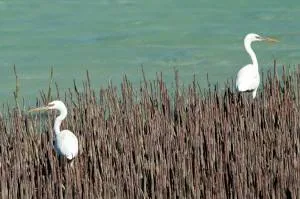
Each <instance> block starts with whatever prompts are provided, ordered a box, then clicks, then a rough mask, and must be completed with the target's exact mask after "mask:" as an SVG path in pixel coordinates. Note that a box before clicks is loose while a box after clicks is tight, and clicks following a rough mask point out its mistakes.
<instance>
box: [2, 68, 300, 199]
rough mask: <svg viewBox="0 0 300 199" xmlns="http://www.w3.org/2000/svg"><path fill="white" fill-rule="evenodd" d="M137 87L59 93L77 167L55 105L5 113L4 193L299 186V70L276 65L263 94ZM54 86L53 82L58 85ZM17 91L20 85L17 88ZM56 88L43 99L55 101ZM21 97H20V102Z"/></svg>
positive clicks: (187, 194)
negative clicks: (57, 144) (62, 148)
mask: <svg viewBox="0 0 300 199" xmlns="http://www.w3.org/2000/svg"><path fill="white" fill-rule="evenodd" d="M178 81H179V80H178V74H175V90H174V91H172V92H174V94H172V95H171V94H170V90H168V89H167V87H166V84H165V82H164V81H163V78H162V77H161V76H160V75H158V76H157V79H156V80H155V81H147V80H144V81H143V82H142V83H141V85H140V87H139V89H133V87H132V85H131V83H130V81H129V80H127V79H126V77H125V78H124V81H123V83H122V84H121V86H120V90H118V88H117V87H115V86H113V85H110V86H108V87H107V88H105V89H101V90H100V91H96V90H94V89H92V88H91V87H90V83H89V78H87V81H86V82H85V83H84V86H83V91H81V92H79V91H78V89H77V86H76V84H74V89H71V90H69V91H68V92H66V93H64V94H61V93H59V89H57V96H56V97H54V98H55V99H57V98H59V99H61V100H63V101H64V102H66V104H67V107H68V110H69V114H68V117H67V119H66V120H65V121H64V122H63V124H62V129H70V130H72V131H73V132H74V133H75V134H76V136H77V137H78V139H79V143H80V149H79V155H78V157H77V158H76V159H75V161H74V165H73V167H71V166H70V164H68V162H67V161H66V160H65V159H62V158H58V157H57V155H56V153H55V151H54V149H53V146H52V145H53V144H52V141H53V132H52V125H53V120H54V117H55V112H52V113H43V114H35V115H29V114H28V113H26V111H19V110H20V109H19V108H16V109H10V110H8V113H7V116H1V117H0V132H1V133H0V154H1V155H0V179H1V182H0V183H1V189H0V195H1V196H0V197H1V198H291V197H295V196H296V195H299V193H300V188H299V184H300V176H299V174H300V173H299V171H300V157H299V153H300V134H299V131H300V122H299V121H300V111H299V110H300V109H299V99H300V98H299V97H300V94H299V90H300V71H298V70H297V71H296V72H294V73H292V74H288V73H286V72H283V75H280V76H278V75H277V73H276V71H275V70H274V72H270V73H268V74H267V75H266V76H265V77H264V78H263V82H262V84H261V90H260V91H259V93H258V96H257V98H256V99H255V100H252V99H251V96H250V94H249V95H248V94H242V95H240V94H238V93H236V92H235V90H234V86H233V85H232V83H227V84H226V85H225V86H224V87H225V89H224V90H222V91H220V90H219V89H218V87H213V88H208V89H205V90H203V89H200V86H199V85H198V84H197V81H196V80H194V81H192V82H191V85H189V86H188V87H186V88H181V87H180V86H179V83H178ZM49 90H51V89H50V87H49ZM15 95H17V93H16V94H15ZM49 98H51V95H49V92H48V93H47V94H44V93H41V101H38V102H37V103H38V104H46V103H47V102H48V101H49ZM17 106H19V104H17Z"/></svg>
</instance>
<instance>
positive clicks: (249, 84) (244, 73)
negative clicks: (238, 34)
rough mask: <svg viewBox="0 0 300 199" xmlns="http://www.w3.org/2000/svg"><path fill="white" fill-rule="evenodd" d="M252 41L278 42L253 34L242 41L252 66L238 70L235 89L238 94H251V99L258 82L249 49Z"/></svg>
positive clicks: (253, 56)
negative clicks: (247, 92)
mask: <svg viewBox="0 0 300 199" xmlns="http://www.w3.org/2000/svg"><path fill="white" fill-rule="evenodd" d="M254 41H268V42H278V40H276V39H273V38H269V37H262V36H260V35H258V34H255V33H249V34H247V35H246V37H245V39H244V45H245V49H246V51H247V53H248V54H249V55H250V58H251V60H252V64H248V65H246V66H244V67H243V68H241V69H240V70H239V72H238V73H237V78H236V88H237V90H238V91H239V92H246V91H250V92H252V97H253V98H255V97H256V92H257V89H258V86H259V82H260V77H259V71H258V62H257V58H256V55H255V53H254V51H253V50H252V48H251V43H252V42H254Z"/></svg>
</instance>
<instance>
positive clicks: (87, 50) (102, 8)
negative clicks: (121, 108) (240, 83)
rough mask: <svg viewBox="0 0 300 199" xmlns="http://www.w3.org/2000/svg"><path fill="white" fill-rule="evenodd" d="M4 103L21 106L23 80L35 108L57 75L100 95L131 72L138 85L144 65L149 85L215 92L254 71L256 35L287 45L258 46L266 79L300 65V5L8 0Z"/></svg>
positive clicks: (64, 83) (0, 7)
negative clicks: (213, 86) (160, 78)
mask: <svg viewBox="0 0 300 199" xmlns="http://www.w3.org/2000/svg"><path fill="white" fill-rule="evenodd" d="M0 16H1V17H0V38H1V42H0V71H1V78H0V101H1V102H7V101H9V100H11V99H13V90H14V89H15V77H14V73H13V67H12V66H13V65H14V64H15V65H16V67H17V71H18V74H19V77H20V85H21V88H20V89H21V90H20V91H21V95H22V96H24V98H25V101H27V102H33V101H34V100H35V98H36V96H38V95H39V91H40V90H42V89H47V87H48V81H49V80H48V78H49V71H50V68H51V67H53V68H54V81H56V82H57V83H58V84H59V86H60V88H61V89H62V90H64V89H66V88H69V87H72V84H73V79H76V81H77V82H78V83H79V84H80V82H81V81H82V80H83V79H85V71H86V70H89V72H90V74H91V79H92V83H93V85H94V87H96V88H100V87H106V86H107V84H108V82H109V81H112V82H113V83H114V84H116V85H117V84H119V83H120V81H121V80H122V77H123V75H124V74H126V75H127V76H128V78H129V80H131V81H133V82H134V83H136V84H138V83H139V82H140V80H141V78H142V75H141V65H143V68H144V70H145V72H146V76H147V77H148V78H149V79H153V78H155V74H156V72H163V74H164V77H165V79H166V81H168V82H172V81H173V79H174V72H173V71H174V68H175V69H177V70H178V71H179V74H180V79H181V80H182V83H184V84H187V83H189V82H190V81H191V79H192V77H193V75H194V74H195V75H196V78H197V79H198V80H199V81H200V83H202V85H203V87H205V86H206V75H207V74H208V75H209V78H210V80H211V82H212V83H216V82H219V83H221V84H222V83H223V82H224V81H226V80H228V79H231V78H234V77H235V74H236V72H237V71H238V70H239V68H240V67H242V66H243V65H246V64H248V63H250V59H249V57H248V55H247V54H246V53H245V51H244V46H243V38H244V36H245V34H247V33H248V32H255V33H259V34H262V35H266V36H273V37H276V38H277V39H279V40H280V43H277V44H275V45H273V44H272V45H269V44H265V43H256V44H254V45H253V47H254V49H255V52H256V53H257V57H258V62H259V64H260V68H261V71H265V70H268V69H270V68H273V60H274V59H276V60H277V62H278V64H279V65H280V66H281V65H290V66H295V65H296V64H298V63H300V61H299V58H300V45H299V44H300V30H299V20H298V19H299V18H300V4H299V3H297V2H296V1H284V2H279V1H278V2H271V1H270V2H269V3H268V2H263V1H258V0H253V1H251V2H250V1H237V0H231V1H227V3H226V4H217V3H215V2H212V1H208V0H202V1H197V0H190V1H180V0H165V1H159V0H152V1H143V0H141V1H137V0H101V1H96V0H90V1H88V3H86V2H85V1H78V0H72V1H69V0H60V1H57V0H52V1H43V2H41V1H37V0H28V1H21V0H13V1H8V0H2V1H0Z"/></svg>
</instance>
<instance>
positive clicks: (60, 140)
mask: <svg viewBox="0 0 300 199" xmlns="http://www.w3.org/2000/svg"><path fill="white" fill-rule="evenodd" d="M53 109H55V110H58V111H59V112H60V115H59V116H58V117H57V118H56V119H55V122H54V127H53V129H54V132H55V143H54V148H55V150H56V152H57V153H58V154H59V155H62V156H65V157H66V158H67V159H69V160H72V159H73V158H75V157H76V156H77V154H78V139H77V137H76V136H75V135H74V133H72V132H71V131H69V130H62V131H61V130H60V125H61V123H62V121H63V120H64V119H65V118H66V117H67V113H68V111H67V107H66V106H65V104H64V103H63V102H62V101H59V100H55V101H52V102H50V103H49V104H48V105H47V106H44V107H39V108H34V109H31V110H29V112H37V111H43V110H53Z"/></svg>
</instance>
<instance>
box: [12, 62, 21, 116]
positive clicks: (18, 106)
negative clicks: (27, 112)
mask: <svg viewBox="0 0 300 199" xmlns="http://www.w3.org/2000/svg"><path fill="white" fill-rule="evenodd" d="M13 68H14V74H15V77H16V90H15V91H14V92H13V94H14V99H15V104H16V109H17V112H18V114H19V116H21V110H20V105H19V92H20V82H19V77H18V74H17V69H16V65H14V67H13Z"/></svg>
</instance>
